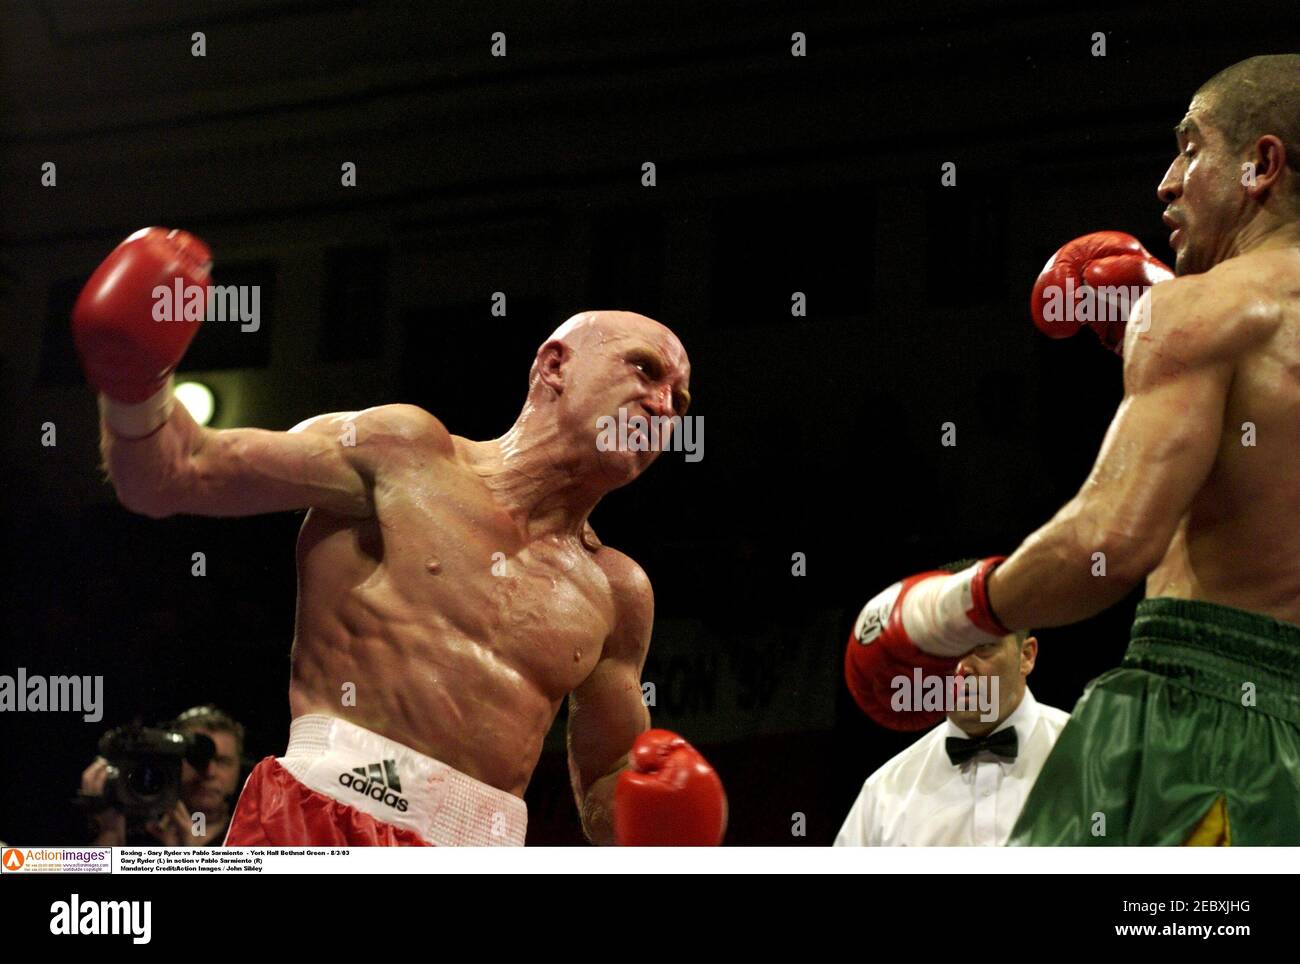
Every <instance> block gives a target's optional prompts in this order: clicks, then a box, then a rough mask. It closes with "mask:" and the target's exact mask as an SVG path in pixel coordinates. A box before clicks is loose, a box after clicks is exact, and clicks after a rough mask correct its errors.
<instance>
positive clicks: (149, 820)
mask: <svg viewBox="0 0 1300 964" xmlns="http://www.w3.org/2000/svg"><path fill="white" fill-rule="evenodd" d="M142 734H143V735H142ZM182 734H184V735H185V740H186V742H184V743H182V742H181V740H182V737H181V735H182ZM164 737H170V738H171V740H170V742H171V744H172V748H170V749H169V750H167V754H168V755H166V756H164V755H161V754H159V753H158V752H157V751H156V750H149V751H143V750H140V749H138V747H139V746H143V745H144V744H145V741H146V740H148V741H149V743H150V744H152V743H155V742H157V741H158V740H160V739H161V738H164ZM202 737H206V738H207V740H209V741H210V745H209V744H207V742H206V741H204V740H203V739H202ZM114 738H116V743H114V744H112V745H114V746H119V747H120V746H121V745H123V744H127V743H129V745H130V746H132V748H133V750H132V755H131V756H130V758H129V760H130V762H126V760H124V759H110V758H111V757H113V755H114V751H112V750H110V751H109V753H108V757H109V758H106V756H100V757H98V758H96V759H95V761H94V762H93V763H91V764H90V766H88V767H87V768H86V769H85V771H84V772H83V773H82V774H81V802H82V805H83V806H84V807H85V809H86V810H88V811H89V812H90V820H91V828H92V832H93V833H94V839H93V840H92V841H91V843H92V844H93V845H96V846H101V847H110V846H111V847H117V846H123V845H130V846H152V847H158V846H163V847H206V846H219V845H220V844H221V842H222V840H224V839H225V835H226V829H227V827H228V826H229V824H230V813H231V808H232V803H233V800H234V798H235V796H236V795H237V794H238V791H239V776H240V771H241V761H242V760H243V755H244V727H243V726H242V725H241V724H240V723H238V722H236V721H235V720H234V719H232V718H231V717H230V716H229V715H228V714H226V713H224V712H222V711H221V710H219V709H217V708H216V707H215V706H211V705H208V706H196V707H193V708H191V709H188V710H186V711H185V712H184V713H182V714H181V715H180V716H178V717H177V718H176V719H175V720H172V721H171V722H170V723H167V724H165V726H164V728H163V729H161V730H149V731H145V730H141V729H140V728H138V727H137V728H126V727H124V728H122V729H120V730H116V731H113V732H112V733H110V734H108V735H107V736H106V738H105V739H106V740H108V741H112V740H114ZM103 746H104V744H102V743H101V748H102V747H103ZM196 747H197V749H196ZM101 752H103V750H102V749H101ZM117 752H119V753H120V752H122V751H121V750H118V751H117ZM191 761H194V762H191ZM177 765H179V782H178V784H177V783H176V781H175V776H174V775H175V773H176V767H177ZM169 770H170V773H171V774H172V775H173V776H172V785H171V786H170V787H169V786H168V785H167V784H168V780H167V774H168V771H169ZM131 771H134V772H131ZM140 773H145V774H146V776H144V777H140V776H138V774H140ZM126 784H142V785H143V790H142V789H141V787H140V786H132V787H130V789H127V788H126V787H125V786H124V785H126ZM200 815H201V819H200Z"/></svg>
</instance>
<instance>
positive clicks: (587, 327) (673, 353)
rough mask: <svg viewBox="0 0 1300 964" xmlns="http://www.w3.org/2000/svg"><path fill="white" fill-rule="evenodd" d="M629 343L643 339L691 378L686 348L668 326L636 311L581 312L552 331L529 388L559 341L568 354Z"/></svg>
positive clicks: (533, 368)
mask: <svg viewBox="0 0 1300 964" xmlns="http://www.w3.org/2000/svg"><path fill="white" fill-rule="evenodd" d="M630 340H640V341H642V342H644V343H646V344H647V345H649V346H653V347H654V348H657V349H659V350H660V351H661V352H662V353H663V354H664V355H666V356H668V357H665V358H664V359H663V361H664V362H666V363H668V364H669V365H676V364H681V365H682V366H684V369H685V372H686V374H687V376H688V377H689V375H690V362H689V361H688V360H687V358H686V349H685V348H684V347H682V343H681V341H680V340H678V338H677V336H676V335H675V334H674V333H673V330H672V329H671V328H669V327H668V326H667V325H664V324H660V323H659V322H657V321H655V320H654V319H653V318H648V317H646V316H645V315H639V314H637V313H636V312H634V311H580V312H578V314H576V315H574V316H573V317H572V318H569V319H568V320H567V321H565V322H564V323H563V324H562V325H560V327H558V328H556V329H555V331H553V332H551V334H550V337H549V338H547V339H546V341H545V342H543V343H542V346H541V347H540V348H539V349H538V352H537V358H536V359H535V360H534V361H533V367H532V369H531V370H530V371H529V373H528V381H529V385H530V386H531V385H532V384H533V383H534V382H536V380H537V373H538V364H539V362H540V361H541V358H542V352H543V350H544V349H545V348H546V347H547V345H550V344H553V343H556V342H558V343H559V344H562V345H564V346H565V347H566V348H567V349H568V350H569V351H571V352H574V353H579V352H583V351H586V350H588V349H591V348H593V347H598V346H603V345H611V344H613V343H615V342H617V341H630ZM687 397H688V398H689V394H688V396H687Z"/></svg>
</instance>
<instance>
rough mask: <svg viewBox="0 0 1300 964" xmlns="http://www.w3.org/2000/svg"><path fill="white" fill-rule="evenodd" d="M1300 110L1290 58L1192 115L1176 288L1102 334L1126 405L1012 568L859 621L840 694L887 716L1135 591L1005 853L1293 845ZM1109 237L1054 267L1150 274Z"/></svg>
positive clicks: (1242, 78)
mask: <svg viewBox="0 0 1300 964" xmlns="http://www.w3.org/2000/svg"><path fill="white" fill-rule="evenodd" d="M1298 94H1300V55H1294V54H1287V55H1278V56H1269V57H1255V58H1251V59H1250V60H1246V61H1243V62H1241V63H1239V64H1236V65H1234V66H1232V67H1230V68H1228V69H1226V70H1224V71H1223V72H1221V73H1219V74H1218V75H1216V76H1215V77H1213V78H1212V79H1211V80H1210V81H1209V82H1207V83H1206V84H1205V85H1204V86H1203V87H1202V88H1201V89H1200V90H1199V91H1198V92H1197V93H1196V95H1195V96H1194V97H1193V98H1192V101H1191V104H1190V106H1189V109H1188V111H1187V114H1186V116H1185V117H1184V118H1183V119H1182V121H1181V122H1180V123H1179V124H1178V126H1177V128H1176V134H1177V137H1178V150H1179V153H1178V156H1177V157H1176V158H1175V160H1174V162H1173V164H1172V165H1171V166H1170V168H1169V170H1168V171H1167V172H1166V174H1165V176H1164V178H1163V180H1162V181H1161V182H1160V185H1159V187H1158V190H1157V193H1158V196H1159V198H1160V201H1161V202H1162V203H1163V204H1164V205H1165V222H1166V224H1168V226H1169V227H1170V228H1171V229H1172V230H1173V233H1172V235H1171V238H1170V244H1171V246H1172V248H1173V249H1174V251H1175V254H1176V262H1175V271H1174V273H1175V274H1176V275H1177V277H1176V278H1174V279H1173V280H1169V281H1167V282H1163V283H1158V284H1155V285H1154V286H1153V287H1151V288H1150V289H1149V290H1148V291H1147V292H1146V293H1145V294H1143V295H1142V296H1141V299H1140V300H1139V301H1138V303H1137V304H1136V305H1135V306H1134V307H1133V310H1132V312H1131V315H1130V317H1129V321H1128V325H1127V328H1126V329H1123V330H1121V331H1120V332H1119V333H1118V339H1117V342H1118V346H1119V347H1120V349H1121V350H1122V354H1123V358H1124V399H1123V402H1122V403H1121V404H1120V407H1119V410H1118V412H1117V413H1116V414H1115V418H1114V420H1113V421H1112V423H1111V426H1110V429H1109V431H1108V432H1107V434H1106V438H1105V440H1104V442H1103V443H1102V447H1101V452H1100V454H1099V455H1098V458H1097V461H1096V464H1095V466H1094V467H1093V470H1092V472H1091V474H1090V475H1089V476H1088V479H1087V481H1086V482H1085V483H1084V485H1083V487H1082V488H1081V489H1080V490H1079V493H1078V494H1077V495H1076V496H1075V497H1074V498H1073V499H1071V500H1070V501H1069V502H1068V503H1067V504H1066V505H1065V506H1064V507H1063V508H1062V509H1061V510H1060V511H1059V512H1058V513H1057V514H1056V516H1055V517H1054V518H1053V519H1052V520H1051V521H1050V522H1048V523H1047V524H1046V525H1045V526H1043V527H1042V528H1041V529H1039V530H1038V531H1037V532H1035V533H1034V534H1033V535H1031V536H1030V537H1029V538H1028V539H1026V540H1025V542H1024V543H1023V544H1022V545H1021V546H1020V547H1019V549H1017V550H1016V552H1015V553H1013V554H1012V555H1011V557H1010V558H1008V559H1006V560H1005V561H1001V560H1000V559H999V558H997V557H994V558H991V559H987V560H984V561H983V562H982V563H979V564H977V565H974V566H971V567H969V568H968V569H966V570H965V571H963V572H961V573H957V574H946V573H924V574H922V575H920V576H916V577H912V578H911V579H908V580H905V581H904V582H902V583H899V584H896V585H895V586H893V587H891V588H890V589H889V590H886V591H885V592H884V593H882V594H881V595H880V596H878V597H876V598H875V599H873V600H872V601H871V602H869V603H868V604H867V607H866V608H865V609H864V610H863V614H862V616H861V617H860V618H859V621H858V623H857V624H856V625H855V633H854V638H853V639H851V640H850V643H849V647H848V654H847V656H846V665H847V667H848V668H849V669H850V670H851V673H850V680H849V681H850V686H851V687H853V688H854V695H855V697H856V698H857V699H858V702H859V704H860V705H862V706H863V708H864V709H865V710H867V711H868V712H870V713H872V714H873V715H876V716H877V717H878V718H880V717H882V716H884V715H885V714H886V713H887V712H888V710H887V707H885V709H884V711H883V712H882V706H883V703H882V698H883V694H884V693H885V690H884V688H883V687H884V686H885V685H886V684H885V680H886V678H887V675H888V673H890V672H892V671H893V669H894V667H895V666H897V665H898V664H900V663H906V662H908V661H909V660H910V661H916V662H919V663H926V664H927V665H929V664H930V663H935V664H937V665H944V664H945V662H946V661H951V660H952V659H955V658H957V657H959V656H960V655H961V654H963V653H965V652H968V651H969V650H971V649H973V648H974V647H976V646H979V645H982V644H983V643H985V642H987V641H988V640H989V639H993V638H997V637H999V636H1001V635H1002V634H1004V633H1005V632H1007V631H1008V630H1007V627H1019V628H1023V627H1028V626H1031V625H1032V626H1043V627H1046V626H1059V625H1062V624H1065V623H1070V622H1074V621H1076V620H1080V619H1086V618H1088V617H1090V616H1092V615H1094V614H1096V613H1098V612H1100V611H1101V610H1103V609H1105V608H1106V607H1108V606H1110V605H1113V604H1114V603H1116V602H1118V601H1119V600H1121V599H1123V598H1124V597H1125V596H1126V595H1127V594H1128V593H1129V592H1130V591H1131V590H1132V589H1133V588H1134V587H1136V586H1138V585H1139V584H1141V583H1142V582H1143V580H1145V583H1146V597H1147V598H1146V599H1145V600H1144V601H1143V602H1142V603H1141V604H1140V605H1139V607H1138V613H1137V619H1136V621H1135V623H1134V626H1133V630H1132V637H1131V642H1130V646H1129V649H1128V652H1127V654H1126V656H1125V658H1124V661H1123V664H1122V667H1121V668H1120V669H1117V670H1114V671H1112V672H1110V673H1107V674H1105V675H1103V676H1102V677H1100V678H1099V679H1097V680H1095V681H1093V683H1092V684H1091V685H1090V686H1089V688H1088V689H1087V690H1086V691H1085V693H1084V696H1083V697H1082V699H1081V700H1080V701H1079V703H1078V705H1077V706H1076V707H1075V710H1074V712H1073V714H1072V715H1071V720H1070V722H1069V723H1068V724H1067V725H1066V727H1065V729H1064V730H1063V731H1062V734H1061V736H1060V739H1059V740H1058V742H1057V744H1056V747H1055V749H1054V751H1053V753H1052V756H1051V757H1050V758H1049V759H1048V761H1047V764H1046V765H1045V766H1044V768H1043V771H1042V772H1041V774H1040V775H1039V778H1038V781H1037V783H1036V784H1035V787H1034V790H1033V792H1032V793H1031V794H1030V797H1029V800H1028V801H1027V802H1026V805H1025V809H1024V811H1023V812H1022V813H1021V816H1020V819H1019V822H1018V824H1017V826H1016V829H1015V830H1014V831H1013V833H1012V836H1011V841H1010V842H1011V843H1013V844H1078V845H1084V844H1205V843H1211V844H1227V843H1233V844H1247V845H1249V844H1294V843H1297V842H1300V625H1297V623H1300V566H1297V564H1296V559H1297V558H1300V111H1297V110H1296V103H1297V95H1298ZM1114 240H1115V239H1113V238H1111V239H1101V241H1102V243H1101V244H1100V246H1099V245H1098V243H1097V242H1098V239H1095V238H1087V239H1080V241H1079V242H1072V243H1071V245H1067V246H1066V248H1065V249H1062V251H1061V252H1058V255H1057V257H1056V258H1054V259H1053V261H1052V262H1049V265H1048V268H1047V269H1046V270H1048V271H1052V270H1054V269H1055V268H1056V266H1057V263H1058V262H1060V261H1062V260H1064V261H1067V262H1071V263H1073V264H1074V265H1075V266H1076V271H1077V274H1078V276H1079V278H1080V279H1083V280H1085V281H1087V282H1088V283H1089V284H1091V285H1096V284H1099V283H1105V281H1106V280H1108V279H1109V278H1111V277H1112V276H1113V277H1115V278H1118V279H1120V280H1127V279H1132V278H1135V277H1142V276H1144V275H1145V276H1150V274H1151V269H1152V267H1153V266H1152V265H1150V264H1149V262H1148V259H1149V258H1150V256H1149V255H1146V253H1145V252H1142V251H1141V250H1140V246H1139V247H1138V248H1136V249H1135V248H1134V247H1133V245H1129V244H1125V245H1121V248H1122V250H1115V249H1114V248H1113V247H1109V245H1111V244H1112V243H1113V242H1114ZM1129 240H1131V239H1129ZM1133 244H1136V242H1134V243H1133ZM1156 273H1157V274H1158V273H1159V271H1158V270H1157V272H1156ZM1037 294H1038V292H1037V291H1036V296H1037ZM1035 311H1036V312H1037V311H1038V306H1037V305H1036V306H1035ZM1038 320H1039V321H1040V323H1041V322H1042V321H1043V319H1042V318H1039V319H1038ZM1089 327H1092V328H1093V330H1094V331H1097V333H1098V334H1099V335H1103V341H1105V340H1106V336H1105V333H1104V332H1105V328H1104V326H1103V327H1102V329H1101V330H1099V329H1098V326H1097V325H1095V324H1090V325H1089ZM999 563H1000V564H999Z"/></svg>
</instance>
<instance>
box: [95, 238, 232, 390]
mask: <svg viewBox="0 0 1300 964" xmlns="http://www.w3.org/2000/svg"><path fill="white" fill-rule="evenodd" d="M211 265H212V255H211V253H209V251H208V246H207V245H206V244H204V243H203V242H202V241H200V240H199V239H198V238H196V237H194V236H193V235H191V234H187V233H186V232H184V231H170V230H168V229H167V228H143V229H141V230H139V231H137V232H135V234H133V235H131V236H130V237H129V238H127V239H126V240H125V241H123V242H122V243H121V244H119V245H118V246H117V247H116V248H114V249H113V252H112V253H111V254H110V255H109V256H108V257H107V258H105V259H104V263H103V264H101V265H100V266H99V267H98V268H96V269H95V273H94V274H92V275H91V276H90V280H89V281H87V282H86V286H85V287H84V288H83V289H81V295H80V296H79V297H78V298H77V303H76V305H75V306H74V307H73V309H72V336H73V339H74V340H75V341H76V344H77V352H78V354H79V355H80V356H81V365H82V369H83V370H84V371H85V373H86V380H87V381H89V382H90V384H91V385H92V386H93V387H94V388H95V389H96V390H97V391H100V392H102V393H103V394H105V395H107V396H108V397H109V398H110V399H112V400H113V401H116V402H122V403H130V404H134V403H139V402H143V401H145V400H147V399H149V398H150V397H152V396H154V395H156V394H157V393H158V392H159V391H161V390H162V388H163V387H164V385H166V383H167V378H168V376H170V375H171V373H172V371H173V370H174V369H175V368H176V366H177V364H178V363H179V362H180V360H181V356H182V355H184V354H185V349H186V348H187V347H188V346H189V343H190V340H191V339H192V338H193V337H194V335H195V333H196V332H197V331H198V330H199V323H200V321H201V320H202V319H201V317H199V318H189V319H187V318H186V313H185V312H184V310H183V309H184V302H181V303H177V302H176V299H175V293H176V290H177V281H178V280H179V281H180V283H181V289H182V295H183V296H184V295H186V294H192V286H199V287H201V288H202V289H203V300H202V302H201V303H202V305H203V310H204V311H206V306H207V284H208V279H209V271H210V268H211ZM160 287H161V288H163V289H165V291H166V295H165V299H166V305H163V304H162V301H163V298H164V296H163V295H162V293H161V292H157V289H158V288H160ZM156 292H157V294H158V297H155V293H156ZM188 300H189V302H190V304H191V305H192V304H193V303H194V301H193V299H192V298H191V299H188ZM164 309H166V311H165V312H164ZM164 313H166V314H167V315H169V316H170V318H171V320H163V319H162V317H161V316H162V315H163V314H164ZM199 314H200V316H201V314H202V312H199Z"/></svg>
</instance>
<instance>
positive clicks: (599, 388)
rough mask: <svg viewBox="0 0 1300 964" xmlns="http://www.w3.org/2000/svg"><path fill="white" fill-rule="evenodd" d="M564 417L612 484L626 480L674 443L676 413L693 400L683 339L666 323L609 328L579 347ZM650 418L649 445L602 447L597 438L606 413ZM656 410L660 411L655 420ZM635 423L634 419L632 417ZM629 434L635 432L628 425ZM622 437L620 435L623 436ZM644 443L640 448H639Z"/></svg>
mask: <svg viewBox="0 0 1300 964" xmlns="http://www.w3.org/2000/svg"><path fill="white" fill-rule="evenodd" d="M566 369H567V370H566V372H565V379H564V381H565V396H566V397H565V402H566V404H565V408H566V410H567V411H566V416H565V417H566V422H567V423H568V424H569V426H570V427H571V428H572V429H573V430H574V431H575V432H577V433H579V435H580V437H582V438H583V439H584V445H588V444H589V445H590V450H591V452H592V453H593V457H594V459H595V463H594V464H595V465H596V466H597V467H598V471H599V472H600V473H601V474H602V475H603V476H604V477H605V478H606V479H607V481H608V483H609V484H611V485H612V486H619V485H626V484H627V483H628V482H631V481H632V480H633V479H635V478H636V477H637V476H638V475H640V474H641V473H642V472H644V471H645V470H646V469H647V468H648V467H649V466H650V464H651V463H652V462H654V460H655V459H656V458H658V457H659V453H660V452H661V451H663V450H664V449H665V448H667V447H668V446H669V445H670V444H671V438H672V426H671V425H670V424H669V423H668V422H667V421H666V420H667V419H668V418H669V417H671V416H672V415H674V414H676V415H684V414H685V413H686V410H687V408H688V407H689V406H690V389H689V384H690V362H689V360H688V359H687V357H686V351H685V349H684V348H683V347H682V345H681V342H680V341H678V340H677V338H676V336H674V335H673V334H672V332H670V331H669V330H668V329H666V328H663V327H662V326H656V327H653V328H652V327H651V326H648V325H647V326H645V327H644V328H633V329H632V330H630V331H620V332H617V333H613V334H608V335H606V336H604V337H601V338H600V339H598V340H593V341H589V342H587V343H585V344H583V345H581V346H579V347H578V348H576V349H575V350H574V351H573V353H572V354H571V355H570V357H569V359H568V360H567V361H566ZM620 409H622V410H623V411H624V413H625V414H624V416H623V420H622V421H627V420H630V419H632V418H633V417H635V416H641V417H643V418H644V419H645V420H646V423H647V426H648V427H647V430H646V433H645V441H646V443H648V444H646V445H644V446H643V445H636V446H623V445H621V444H620V445H619V446H618V447H617V448H614V449H612V450H607V451H602V450H600V449H599V448H598V446H597V444H596V439H597V435H598V433H599V431H600V429H599V427H598V426H599V425H601V424H604V423H603V422H602V421H601V420H602V418H603V417H606V416H607V417H609V418H610V419H613V420H614V424H619V423H620V417H619V410H620ZM654 416H659V417H660V419H661V420H660V421H659V422H656V421H655V420H654V418H653V417H654ZM632 424H633V425H635V424H636V423H632ZM629 434H630V435H635V434H636V433H635V432H634V431H633V429H632V427H631V426H629ZM620 441H621V440H620ZM638 449H640V450H638Z"/></svg>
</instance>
